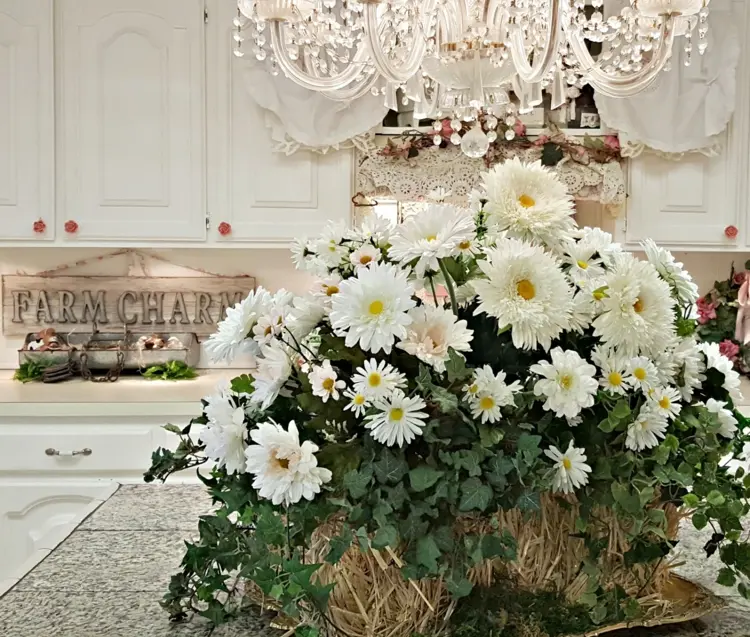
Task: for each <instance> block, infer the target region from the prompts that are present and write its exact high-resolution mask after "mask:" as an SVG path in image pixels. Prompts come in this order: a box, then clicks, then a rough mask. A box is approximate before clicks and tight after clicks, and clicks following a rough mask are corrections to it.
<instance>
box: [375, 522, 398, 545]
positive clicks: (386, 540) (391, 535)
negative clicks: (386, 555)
mask: <svg viewBox="0 0 750 637" xmlns="http://www.w3.org/2000/svg"><path fill="white" fill-rule="evenodd" d="M372 545H373V547H374V548H376V549H384V548H385V547H386V546H390V547H391V548H396V546H398V529H396V527H395V526H390V525H389V526H383V527H380V528H379V529H378V530H377V532H376V533H375V537H373V538H372Z"/></svg>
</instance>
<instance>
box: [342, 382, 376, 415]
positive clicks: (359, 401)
mask: <svg viewBox="0 0 750 637" xmlns="http://www.w3.org/2000/svg"><path fill="white" fill-rule="evenodd" d="M344 396H346V397H347V398H348V399H349V402H348V403H347V405H346V407H344V410H345V411H347V410H348V411H351V412H352V413H353V414H354V415H355V416H357V418H359V417H361V416H362V414H364V413H365V412H366V411H367V408H368V407H369V406H370V403H369V401H368V400H367V398H366V397H365V395H364V394H363V393H361V392H358V391H352V390H351V389H347V390H346V391H345V392H344Z"/></svg>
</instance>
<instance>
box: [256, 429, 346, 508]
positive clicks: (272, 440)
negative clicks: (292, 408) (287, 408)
mask: <svg viewBox="0 0 750 637" xmlns="http://www.w3.org/2000/svg"><path fill="white" fill-rule="evenodd" d="M250 437H251V438H252V440H253V442H254V443H255V444H254V445H250V446H249V447H248V448H247V450H246V451H245V456H246V458H247V471H248V473H251V474H253V475H254V476H255V478H254V479H253V488H254V489H257V491H258V495H259V496H260V497H261V498H266V499H268V500H271V502H273V504H276V505H279V504H284V505H286V506H288V505H290V504H296V503H297V502H299V501H300V500H301V499H302V498H305V500H312V499H314V498H315V496H316V495H317V494H318V493H320V488H321V486H322V485H324V484H326V483H327V482H330V480H331V477H332V476H331V472H330V471H329V470H328V469H323V468H322V467H318V460H317V458H316V457H315V453H316V452H317V451H318V447H317V446H316V445H315V444H313V443H312V442H310V441H309V440H306V441H305V442H303V443H302V444H300V442H299V433H298V431H297V425H295V424H294V421H293V420H292V421H291V422H290V423H289V430H288V431H284V428H283V427H282V426H281V425H278V424H276V423H275V422H264V423H261V424H259V425H258V428H257V429H255V430H254V431H251V432H250Z"/></svg>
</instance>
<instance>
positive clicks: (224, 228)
mask: <svg viewBox="0 0 750 637" xmlns="http://www.w3.org/2000/svg"><path fill="white" fill-rule="evenodd" d="M219 234H220V235H221V236H222V237H226V236H228V235H230V234H232V226H231V224H228V223H227V222H226V221H222V222H221V223H220V224H219Z"/></svg>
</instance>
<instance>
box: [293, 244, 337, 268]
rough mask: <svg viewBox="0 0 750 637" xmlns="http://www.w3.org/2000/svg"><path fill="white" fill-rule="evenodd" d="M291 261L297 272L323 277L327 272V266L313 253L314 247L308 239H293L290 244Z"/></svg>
mask: <svg viewBox="0 0 750 637" xmlns="http://www.w3.org/2000/svg"><path fill="white" fill-rule="evenodd" d="M291 251H292V261H293V262H294V266H295V267H296V268H297V269H298V270H302V271H303V272H310V273H311V274H315V275H317V276H323V275H324V274H325V273H327V272H328V266H326V264H325V263H324V262H323V260H322V259H321V258H320V257H319V256H318V255H317V253H316V252H315V248H314V245H313V243H312V242H311V241H309V240H308V239H295V241H294V242H292V247H291Z"/></svg>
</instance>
